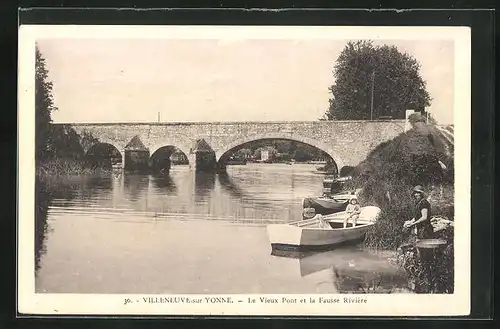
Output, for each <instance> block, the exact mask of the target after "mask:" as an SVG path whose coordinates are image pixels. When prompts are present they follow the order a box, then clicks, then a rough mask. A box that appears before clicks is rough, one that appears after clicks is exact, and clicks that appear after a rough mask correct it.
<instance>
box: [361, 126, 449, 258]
mask: <svg viewBox="0 0 500 329" xmlns="http://www.w3.org/2000/svg"><path fill="white" fill-rule="evenodd" d="M353 176H354V177H353V182H352V184H353V188H362V191H361V193H360V196H359V197H360V201H361V203H362V204H364V205H376V206H378V207H380V208H381V209H382V212H381V215H380V217H379V219H378V220H377V224H376V225H374V226H373V228H372V229H371V230H370V231H369V232H368V234H367V237H366V240H365V245H366V246H367V247H371V248H377V249H396V248H397V247H398V246H400V245H401V244H402V243H404V242H405V241H406V240H407V238H408V235H409V234H408V232H407V231H404V230H403V222H404V221H406V220H409V219H411V218H412V217H413V205H414V200H413V199H412V196H411V190H412V188H413V186H415V185H423V186H424V188H425V189H426V191H428V197H429V201H430V203H431V206H432V214H433V215H444V216H446V217H448V218H449V219H453V212H454V209H453V195H454V187H453V181H454V178H453V149H452V146H451V145H449V144H447V141H445V140H444V139H443V137H442V135H441V134H440V133H439V132H438V131H437V129H436V128H435V127H434V126H429V125H426V124H424V123H421V122H418V123H415V125H414V128H413V129H411V130H410V131H408V132H406V133H403V134H401V135H399V136H397V137H396V138H394V139H393V140H390V141H388V142H385V143H382V144H380V145H379V146H378V147H377V148H376V149H375V150H373V151H372V152H371V153H370V154H369V155H368V157H367V158H366V160H365V161H363V162H362V163H360V164H359V165H358V166H357V167H355V168H354V171H353Z"/></svg>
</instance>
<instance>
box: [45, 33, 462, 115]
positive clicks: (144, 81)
mask: <svg viewBox="0 0 500 329" xmlns="http://www.w3.org/2000/svg"><path fill="white" fill-rule="evenodd" d="M348 41H350V40H346V39H295V40H294V39H278V40H276V39H274V40H273V39H232V40H225V39H123V38H121V39H92V38H87V39H83V38H82V39H78V38H66V39H61V38H53V39H38V40H37V44H38V46H39V49H40V51H41V53H42V55H43V56H44V58H45V59H46V65H47V69H48V70H49V78H50V79H51V81H52V82H53V96H54V101H55V105H56V106H57V107H58V109H59V110H58V111H56V112H54V113H53V115H52V118H53V121H54V122H56V123H57V122H74V123H76V122H156V121H157V120H158V112H160V117H161V121H163V122H193V121H194V122H196V121H210V122H218V121H224V122H227V121H311V120H317V119H319V118H320V117H322V116H323V114H324V113H325V111H326V110H327V109H328V100H329V98H330V93H329V90H328V88H329V87H330V86H331V85H332V84H333V82H334V78H333V72H332V70H333V66H334V64H335V61H336V59H337V57H338V55H339V54H340V52H341V51H342V49H343V48H344V47H345V45H346V43H347V42H348ZM375 44H389V45H395V46H397V47H398V48H399V49H400V51H402V52H408V53H410V54H412V55H413V56H414V57H415V58H416V59H417V60H418V61H419V62H420V64H421V65H422V67H421V75H422V78H423V79H424V80H425V81H426V83H427V90H428V92H429V94H430V96H431V98H432V104H431V107H430V110H431V112H432V115H433V116H434V117H435V118H436V120H437V121H438V122H439V123H441V124H449V123H453V97H454V95H453V84H454V72H453V69H454V43H453V40H452V39H449V40H447V39H444V40H439V39H431V40H392V39H391V40H377V41H375Z"/></svg>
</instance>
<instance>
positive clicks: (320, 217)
mask: <svg viewBox="0 0 500 329" xmlns="http://www.w3.org/2000/svg"><path fill="white" fill-rule="evenodd" d="M314 218H316V219H317V220H318V227H319V228H326V229H331V228H332V227H331V226H330V223H328V222H327V221H326V220H325V218H324V217H323V215H321V214H317V215H316V216H314Z"/></svg>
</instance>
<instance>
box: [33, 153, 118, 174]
mask: <svg viewBox="0 0 500 329" xmlns="http://www.w3.org/2000/svg"><path fill="white" fill-rule="evenodd" d="M111 171H112V169H111V168H109V169H108V168H102V167H100V166H91V165H89V164H87V163H85V162H83V161H80V160H75V159H65V158H57V157H54V158H51V159H49V160H45V161H42V162H41V163H39V164H37V166H36V174H37V176H38V177H40V178H46V177H71V176H88V175H96V174H102V173H110V172H111Z"/></svg>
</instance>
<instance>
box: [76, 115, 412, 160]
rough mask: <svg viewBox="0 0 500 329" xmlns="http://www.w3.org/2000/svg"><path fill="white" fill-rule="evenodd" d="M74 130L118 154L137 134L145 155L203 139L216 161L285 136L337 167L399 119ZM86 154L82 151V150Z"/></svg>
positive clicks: (383, 136) (388, 132)
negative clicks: (244, 145)
mask: <svg viewBox="0 0 500 329" xmlns="http://www.w3.org/2000/svg"><path fill="white" fill-rule="evenodd" d="M71 126H72V127H73V128H74V129H75V130H76V131H77V132H83V131H84V130H87V131H88V132H90V133H92V134H93V135H94V137H97V138H98V139H99V140H100V142H103V143H109V144H112V145H114V146H115V147H116V148H117V149H118V150H119V151H120V152H123V149H124V148H125V145H127V143H128V142H129V141H130V140H131V139H132V138H133V137H134V136H136V135H138V136H139V137H140V139H141V141H142V142H143V143H144V145H145V146H146V147H147V148H148V149H149V151H150V154H151V155H153V153H154V152H155V151H156V150H157V149H159V148H160V147H163V146H168V145H172V146H176V147H178V148H180V149H181V150H182V151H183V152H184V153H186V155H189V154H190V153H191V150H192V149H193V147H194V145H195V142H196V140H197V139H200V138H203V139H204V140H205V141H206V142H207V143H208V144H209V145H210V146H211V147H212V149H213V150H214V151H215V154H216V158H217V160H219V159H220V158H221V157H222V156H223V155H224V153H226V152H228V151H231V149H233V148H235V147H238V146H239V145H241V144H242V143H245V142H249V141H252V140H256V139H263V138H285V139H292V140H297V141H299V142H305V143H308V144H311V145H313V146H316V147H318V148H320V149H322V150H323V151H325V152H327V153H328V154H329V155H330V156H332V158H333V159H334V160H335V161H336V162H337V165H338V166H339V168H341V167H342V166H345V165H351V166H355V165H357V164H358V163H359V162H360V161H362V160H363V159H364V158H365V157H366V156H367V155H368V153H369V152H370V151H371V150H373V149H374V148H375V147H376V146H377V145H379V144H380V143H382V142H384V141H387V140H389V139H392V138H394V137H396V136H397V135H399V134H400V133H402V132H403V131H404V120H390V121H310V122H241V123H238V122H236V123H145V124H142V123H123V124H120V123H116V124H115V123H111V124H71ZM85 151H87V150H85Z"/></svg>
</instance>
